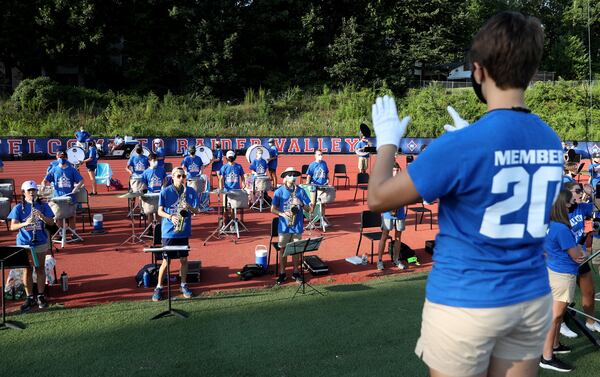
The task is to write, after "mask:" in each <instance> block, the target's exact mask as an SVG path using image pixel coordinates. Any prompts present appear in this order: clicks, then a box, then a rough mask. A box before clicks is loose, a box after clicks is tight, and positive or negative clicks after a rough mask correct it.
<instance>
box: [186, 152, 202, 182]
mask: <svg viewBox="0 0 600 377" xmlns="http://www.w3.org/2000/svg"><path fill="white" fill-rule="evenodd" d="M181 166H184V167H185V169H186V171H187V175H188V176H189V177H190V178H194V177H197V176H198V175H199V174H200V169H201V168H202V159H201V158H200V157H198V156H187V157H186V158H184V159H183V161H181Z"/></svg>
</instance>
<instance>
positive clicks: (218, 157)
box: [211, 141, 223, 175]
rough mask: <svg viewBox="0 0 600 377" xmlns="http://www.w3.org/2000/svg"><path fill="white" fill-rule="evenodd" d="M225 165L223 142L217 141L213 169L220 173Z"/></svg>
mask: <svg viewBox="0 0 600 377" xmlns="http://www.w3.org/2000/svg"><path fill="white" fill-rule="evenodd" d="M222 167H223V150H222V149H221V142H220V141H217V142H215V151H214V152H213V160H212V168H211V171H214V172H216V173H217V175H219V171H221V168H222Z"/></svg>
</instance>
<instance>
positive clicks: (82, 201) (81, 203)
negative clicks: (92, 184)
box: [77, 187, 93, 232]
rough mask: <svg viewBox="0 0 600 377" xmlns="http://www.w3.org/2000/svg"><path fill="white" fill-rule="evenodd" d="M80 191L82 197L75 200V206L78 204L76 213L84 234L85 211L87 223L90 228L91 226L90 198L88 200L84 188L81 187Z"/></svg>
mask: <svg viewBox="0 0 600 377" xmlns="http://www.w3.org/2000/svg"><path fill="white" fill-rule="evenodd" d="M81 191H82V192H83V193H82V197H80V198H79V199H78V200H77V204H78V208H77V212H78V213H79V214H81V225H82V226H83V231H84V232H85V213H86V211H87V215H88V221H89V223H90V226H93V223H92V210H91V208H90V198H89V194H88V191H87V189H86V188H85V187H82V188H81ZM84 205H85V206H84Z"/></svg>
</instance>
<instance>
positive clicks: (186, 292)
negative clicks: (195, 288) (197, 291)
mask: <svg viewBox="0 0 600 377" xmlns="http://www.w3.org/2000/svg"><path fill="white" fill-rule="evenodd" d="M181 293H183V297H185V298H192V291H191V290H190V289H189V288H188V286H187V284H186V285H183V286H181Z"/></svg>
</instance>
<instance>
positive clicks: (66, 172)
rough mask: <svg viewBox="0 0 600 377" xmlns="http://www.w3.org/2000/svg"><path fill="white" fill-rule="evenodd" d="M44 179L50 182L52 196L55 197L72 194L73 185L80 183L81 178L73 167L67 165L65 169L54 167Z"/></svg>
mask: <svg viewBox="0 0 600 377" xmlns="http://www.w3.org/2000/svg"><path fill="white" fill-rule="evenodd" d="M44 179H45V180H46V181H48V182H52V185H53V186H54V196H55V197H56V196H63V195H66V194H69V193H70V192H72V191H73V188H74V187H75V185H76V184H78V183H79V182H81V181H82V179H83V178H82V177H81V174H79V172H78V171H77V170H76V169H75V168H74V167H72V166H70V165H69V166H67V167H66V168H65V169H62V168H61V167H60V166H55V167H54V168H53V169H52V170H50V171H49V172H48V174H47V175H46V177H45V178H44ZM72 197H73V196H72Z"/></svg>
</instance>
